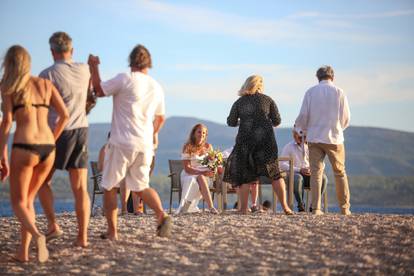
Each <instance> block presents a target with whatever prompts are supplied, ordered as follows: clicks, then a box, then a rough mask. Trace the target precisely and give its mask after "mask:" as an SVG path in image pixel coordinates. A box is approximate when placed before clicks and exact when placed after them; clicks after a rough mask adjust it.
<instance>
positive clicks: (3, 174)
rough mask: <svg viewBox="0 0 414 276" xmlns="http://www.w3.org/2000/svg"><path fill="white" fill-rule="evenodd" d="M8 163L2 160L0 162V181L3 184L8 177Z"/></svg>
mask: <svg viewBox="0 0 414 276" xmlns="http://www.w3.org/2000/svg"><path fill="white" fill-rule="evenodd" d="M9 173H10V170H9V162H8V161H7V160H5V159H4V158H3V159H1V161H0V180H1V181H2V182H3V181H5V180H6V179H7V177H8V176H9Z"/></svg>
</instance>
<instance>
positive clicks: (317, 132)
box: [295, 80, 351, 145]
mask: <svg viewBox="0 0 414 276" xmlns="http://www.w3.org/2000/svg"><path fill="white" fill-rule="evenodd" d="M350 117H351V114H350V111H349V106H348V100H347V98H346V96H345V94H344V92H343V90H342V89H340V88H338V87H336V86H335V85H334V84H333V83H332V81H330V80H323V81H321V82H319V84H318V85H316V86H314V87H311V88H310V89H309V90H308V91H307V92H306V94H305V97H304V98H303V102H302V107H301V109H300V113H299V116H298V117H297V118H296V121H295V125H296V126H297V127H300V128H301V129H302V130H304V131H305V133H306V134H307V141H308V142H311V143H324V144H335V145H339V144H342V143H343V142H344V134H343V131H344V130H345V129H346V128H347V127H348V126H349V120H350Z"/></svg>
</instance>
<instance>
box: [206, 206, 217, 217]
mask: <svg viewBox="0 0 414 276" xmlns="http://www.w3.org/2000/svg"><path fill="white" fill-rule="evenodd" d="M208 212H209V213H211V214H214V215H218V214H219V211H217V209H216V208H214V207H212V208H210V209H208Z"/></svg>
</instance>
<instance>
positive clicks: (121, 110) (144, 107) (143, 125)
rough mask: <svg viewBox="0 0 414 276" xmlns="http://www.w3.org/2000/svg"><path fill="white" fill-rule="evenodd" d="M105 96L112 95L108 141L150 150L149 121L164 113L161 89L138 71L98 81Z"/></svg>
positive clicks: (124, 146) (151, 145)
mask: <svg viewBox="0 0 414 276" xmlns="http://www.w3.org/2000/svg"><path fill="white" fill-rule="evenodd" d="M101 86H102V90H103V92H104V94H105V95H106V96H113V110H112V124H111V137H110V138H109V143H111V144H113V145H115V146H119V147H121V148H126V149H131V150H137V151H142V152H147V151H152V150H153V132H154V126H153V120H154V116H155V115H164V114H165V103H164V91H163V89H162V87H161V85H159V84H158V82H157V81H155V80H154V79H153V78H152V77H150V76H148V75H146V74H143V73H141V72H130V73H121V74H118V75H117V76H116V77H114V78H112V79H110V80H108V81H105V82H101Z"/></svg>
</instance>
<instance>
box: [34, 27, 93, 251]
mask: <svg viewBox="0 0 414 276" xmlns="http://www.w3.org/2000/svg"><path fill="white" fill-rule="evenodd" d="M49 44H50V50H51V52H52V56H53V60H54V64H53V65H52V66H50V67H49V68H47V69H45V70H43V71H42V72H41V73H40V75H39V76H40V77H41V78H45V79H49V80H50V81H52V82H53V84H54V85H55V86H56V88H57V89H58V91H59V93H60V94H61V96H62V98H63V101H64V102H65V105H66V107H67V109H68V111H69V122H68V124H67V125H66V127H65V130H64V131H63V133H62V135H61V136H60V137H59V139H58V140H57V141H56V159H55V164H54V168H53V169H52V171H51V172H50V174H49V176H48V179H47V180H46V181H45V183H44V184H43V185H42V187H41V188H40V190H39V199H40V202H41V204H42V207H43V210H44V212H45V215H46V218H47V220H48V232H47V234H46V238H47V239H48V240H50V239H53V238H56V237H58V236H60V235H61V234H62V233H63V232H62V231H61V230H60V228H59V226H58V224H57V222H56V217H55V211H54V207H53V193H52V190H51V188H50V184H51V178H52V176H53V173H54V171H55V170H56V169H58V170H67V171H68V172H69V178H70V183H71V186H72V191H73V194H74V197H75V211H76V217H77V220H78V236H77V240H76V244H77V245H78V246H82V247H86V246H87V245H88V236H87V235H88V233H87V231H88V224H89V215H90V211H89V207H90V201H89V195H88V189H87V184H88V179H87V177H88V176H87V174H88V169H87V168H88V120H87V118H86V111H85V107H86V97H87V93H88V89H89V85H90V73H89V67H88V65H87V64H84V63H77V62H74V61H73V60H72V54H73V47H72V39H71V37H70V36H69V35H68V34H67V33H65V32H56V33H54V34H53V35H52V36H51V37H50V39H49ZM56 118H57V114H56V112H54V110H53V109H51V110H50V112H49V118H48V119H49V125H50V126H51V128H52V129H53V128H54V127H55V121H56Z"/></svg>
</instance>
